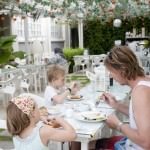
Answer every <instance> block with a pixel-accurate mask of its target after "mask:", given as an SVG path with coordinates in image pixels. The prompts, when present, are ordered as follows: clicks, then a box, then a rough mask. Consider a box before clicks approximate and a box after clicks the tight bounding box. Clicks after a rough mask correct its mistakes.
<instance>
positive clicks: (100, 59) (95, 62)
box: [90, 54, 106, 71]
mask: <svg viewBox="0 0 150 150" xmlns="http://www.w3.org/2000/svg"><path fill="white" fill-rule="evenodd" d="M105 57H106V54H100V55H92V56H90V58H91V62H92V64H91V66H92V71H93V68H94V67H97V66H99V65H100V63H102V62H103V61H104V59H105Z"/></svg>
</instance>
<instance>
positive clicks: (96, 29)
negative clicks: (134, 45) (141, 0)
mask: <svg viewBox="0 0 150 150" xmlns="http://www.w3.org/2000/svg"><path fill="white" fill-rule="evenodd" d="M141 27H145V31H146V36H150V17H146V18H142V17H138V18H132V19H130V18H128V19H127V20H124V21H123V22H122V25H121V27H120V28H115V27H113V21H112V20H111V21H110V22H107V23H105V24H103V23H102V22H100V21H99V20H97V19H95V20H92V21H86V22H85V23H84V47H85V48H88V49H89V53H90V54H102V53H107V52H108V51H109V50H110V49H111V48H112V47H113V46H114V41H115V40H121V41H122V44H123V45H124V44H125V32H129V31H130V32H132V30H133V28H136V30H137V33H138V34H139V33H140V32H141Z"/></svg>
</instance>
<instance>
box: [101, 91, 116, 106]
mask: <svg viewBox="0 0 150 150" xmlns="http://www.w3.org/2000/svg"><path fill="white" fill-rule="evenodd" d="M100 99H102V100H104V101H105V102H106V103H107V104H109V105H110V106H111V107H113V108H116V107H117V104H118V102H117V100H116V98H115V97H114V96H113V95H111V94H110V93H105V92H104V93H103V94H102V95H101V97H100Z"/></svg>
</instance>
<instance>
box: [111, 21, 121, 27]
mask: <svg viewBox="0 0 150 150" xmlns="http://www.w3.org/2000/svg"><path fill="white" fill-rule="evenodd" d="M121 23H122V21H121V20H120V19H115V20H114V22H113V26H114V27H117V28H118V27H120V26H121Z"/></svg>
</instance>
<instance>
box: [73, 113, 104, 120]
mask: <svg viewBox="0 0 150 150" xmlns="http://www.w3.org/2000/svg"><path fill="white" fill-rule="evenodd" d="M75 118H76V119H77V120H80V121H84V122H101V121H104V120H106V119H107V116H106V114H104V113H101V112H97V111H86V112H81V113H78V114H76V115H75Z"/></svg>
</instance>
